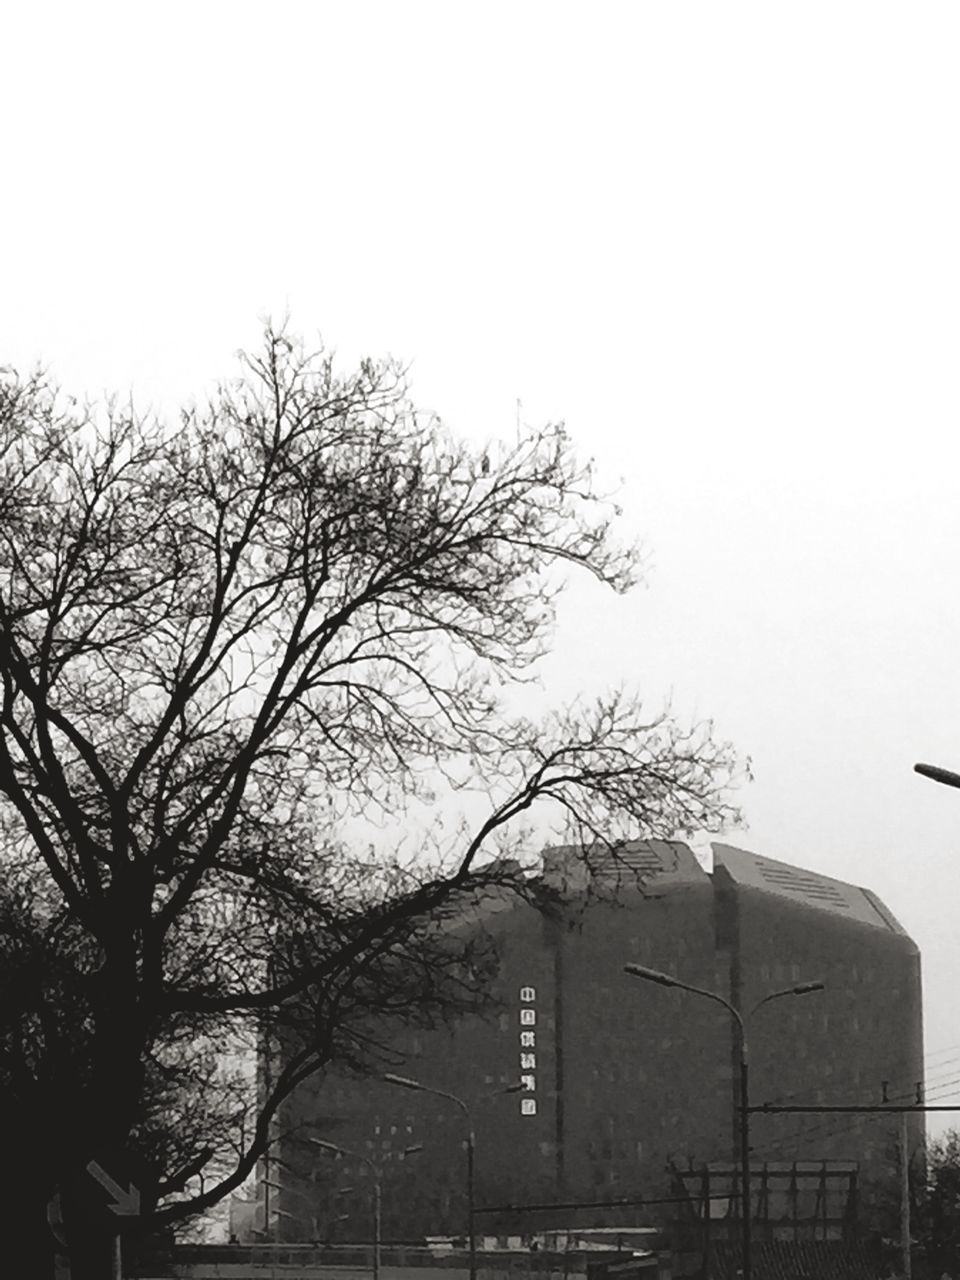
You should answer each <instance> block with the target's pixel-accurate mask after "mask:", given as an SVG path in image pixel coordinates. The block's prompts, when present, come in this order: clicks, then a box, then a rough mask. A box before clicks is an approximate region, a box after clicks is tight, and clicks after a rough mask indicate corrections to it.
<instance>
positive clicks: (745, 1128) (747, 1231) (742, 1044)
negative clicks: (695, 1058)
mask: <svg viewBox="0 0 960 1280" xmlns="http://www.w3.org/2000/svg"><path fill="white" fill-rule="evenodd" d="M623 970H624V973H628V974H630V976H631V977H632V978H642V979H643V980H644V981H645V982H655V983H657V984H658V985H659V986H661V987H676V988H678V989H679V990H681V991H690V992H692V993H693V995H697V996H704V997H705V998H706V999H707V1000H714V1001H716V1003H717V1004H722V1005H723V1007H724V1008H725V1009H726V1010H727V1012H728V1013H729V1014H730V1016H731V1017H732V1018H733V1021H734V1025H735V1026H736V1028H737V1043H738V1049H739V1064H738V1065H739V1073H738V1074H739V1086H740V1088H739V1093H740V1107H739V1111H740V1116H739V1121H740V1123H739V1136H740V1239H741V1247H742V1250H743V1280H752V1272H753V1266H752V1262H753V1259H752V1257H751V1244H752V1241H751V1223H750V1212H751V1206H750V1083H749V1081H750V1076H749V1072H750V1062H749V1056H748V1049H747V1028H746V1020H745V1019H744V1016H743V1015H742V1014H741V1012H740V1010H739V1009H737V1008H735V1007H734V1006H733V1005H732V1004H731V1003H730V1001H729V1000H727V999H726V997H725V996H721V995H719V994H718V993H717V992H716V991H707V990H705V989H704V988H703V987H694V986H691V985H690V983H688V982H681V981H680V979H679V978H675V977H674V976H673V975H672V974H669V973H661V972H660V970H659V969H648V968H646V966H645V965H642V964H625V965H624V966H623ZM822 990H823V983H822V982H800V983H798V984H797V985H796V986H793V987H784V989H783V990H782V991H771V992H770V993H769V994H768V995H765V996H764V997H763V999H762V1000H758V1001H757V1003H756V1004H755V1005H754V1006H753V1008H752V1009H751V1010H750V1012H749V1013H748V1015H747V1019H749V1018H752V1017H753V1015H754V1014H755V1013H756V1012H757V1010H758V1009H759V1008H760V1007H761V1006H762V1005H765V1004H769V1002H770V1001H771V1000H779V999H780V997H781V996H805V995H809V994H810V992H811V991H822ZM708 1212H709V1208H708Z"/></svg>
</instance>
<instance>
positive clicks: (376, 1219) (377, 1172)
mask: <svg viewBox="0 0 960 1280" xmlns="http://www.w3.org/2000/svg"><path fill="white" fill-rule="evenodd" d="M307 1141H308V1142H309V1143H311V1145H312V1146H314V1147H322V1148H323V1149H324V1151H332V1152H333V1153H334V1154H335V1155H338V1156H347V1158H348V1159H350V1160H362V1161H363V1163H364V1164H365V1165H366V1166H367V1168H368V1169H369V1170H370V1172H371V1173H372V1174H373V1280H380V1242H381V1234H382V1232H381V1221H382V1191H381V1179H382V1177H383V1168H382V1166H381V1165H379V1164H377V1162H376V1161H375V1160H372V1159H371V1158H370V1156H365V1155H364V1154H363V1153H362V1152H361V1151H349V1150H348V1149H347V1148H346V1147H338V1146H337V1144H336V1143H335V1142H324V1141H323V1139H322V1138H307ZM422 1150H423V1145H422V1144H421V1143H419V1142H418V1143H415V1144H414V1145H413V1146H411V1147H404V1149H403V1155H405V1156H412V1155H415V1154H416V1152H418V1151H422ZM337 1221H340V1219H337Z"/></svg>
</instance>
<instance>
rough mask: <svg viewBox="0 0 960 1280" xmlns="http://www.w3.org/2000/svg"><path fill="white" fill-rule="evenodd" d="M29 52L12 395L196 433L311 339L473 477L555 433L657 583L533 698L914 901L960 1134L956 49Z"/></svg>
mask: <svg viewBox="0 0 960 1280" xmlns="http://www.w3.org/2000/svg"><path fill="white" fill-rule="evenodd" d="M5 25H6V38H5V43H6V45H7V48H8V50H11V51H13V56H12V57H10V58H8V60H7V65H6V67H5V71H4V78H3V83H2V85H0V108H2V112H3V119H4V121H5V128H4V143H5V145H4V173H5V179H6V184H7V194H6V199H5V200H4V202H3V209H2V212H0V228H2V232H3V243H4V246H5V249H6V253H5V254H4V258H5V263H4V270H3V276H2V288H0V363H3V364H14V365H17V366H20V367H24V366H28V365H30V364H31V363H32V362H34V361H35V360H37V359H40V360H42V361H43V362H44V363H45V364H47V365H48V366H49V367H50V369H51V371H52V373H53V374H54V375H55V376H56V378H57V379H58V380H59V381H60V382H61V383H62V384H63V385H64V387H65V389H66V390H68V391H69V392H71V393H74V394H82V393H84V392H87V393H90V394H92V395H98V394H100V393H102V392H103V391H104V390H110V391H117V392H119V393H121V394H126V393H127V392H128V391H129V390H131V389H132V390H133V393H134V397H135V401H136V403H137V404H138V406H139V407H140V408H142V409H145V408H147V407H148V405H150V404H154V405H156V406H159V407H161V408H165V409H167V410H168V411H174V410H175V408H176V406H177V404H178V403H179V402H180V401H181V400H183V399H187V398H190V397H193V396H196V395H201V394H202V393H203V392H204V390H205V389H209V387H210V386H211V384H212V382H213V381H214V380H215V379H217V378H219V377H228V376H230V375H232V374H233V372H234V371H235V365H234V358H233V352H234V351H235V350H236V349H237V348H238V347H242V346H251V345H255V344H256V342H257V335H258V331H259V328H260V320H261V318H262V317H264V316H266V315H272V316H274V317H275V318H276V317H282V316H283V315H284V314H285V313H289V314H290V317H291V324H292V327H293V328H294V329H295V330H297V331H299V332H301V333H303V334H304V336H305V337H307V338H309V337H310V336H311V335H313V334H315V333H317V332H321V333H322V334H323V336H324V338H325V339H326V341H327V342H328V343H329V344H330V345H332V346H333V347H335V348H337V349H338V350H339V351H340V352H341V353H342V357H343V360H344V362H345V363H349V362H351V361H352V360H354V359H355V358H356V357H357V356H358V355H360V354H366V353H369V354H372V355H379V354H384V353H387V352H391V353H393V354H395V355H396V356H398V357H400V358H401V359H403V360H405V361H408V362H410V366H411V389H412V394H413V398H414V399H415V401H416V402H417V403H418V404H420V405H422V406H424V407H426V408H431V409H434V410H436V411H437V412H438V413H440V414H441V416H442V417H443V418H444V419H445V420H446V421H447V422H448V423H449V425H450V426H451V427H452V428H453V429H455V430H458V431H461V432H464V433H466V434H468V435H470V436H471V437H473V438H476V439H494V438H496V437H504V438H508V439H509V438H510V435H511V433H512V432H513V431H514V430H515V427H516V419H517V414H518V412H519V414H520V415H521V416H522V418H523V419H524V420H525V421H527V422H529V423H531V424H536V423H540V422H542V421H545V420H548V419H555V418H563V419H565V420H566V422H567V424H568V426H569V429H570V432H571V435H572V436H573V437H574V439H575V440H576V441H577V442H578V444H579V445H580V447H581V449H582V451H583V452H584V453H585V454H592V455H593V456H595V458H596V460H597V464H598V468H599V470H600V474H601V476H602V477H603V478H604V479H605V480H607V481H609V483H610V484H611V485H616V484H617V483H618V481H619V479H620V478H621V477H622V479H623V485H622V488H621V491H620V494H619V498H618V501H619V503H620V505H621V506H622V507H623V510H624V516H623V531H624V533H625V535H626V536H634V535H636V536H639V537H641V538H642V539H643V541H644V543H645V545H646V546H647V547H648V549H649V553H650V561H649V564H650V572H649V575H648V578H649V582H648V586H647V588H646V589H642V590H638V591H636V592H634V593H632V594H631V595H629V596H627V597H625V598H623V599H618V598H616V597H614V596H612V595H610V594H609V593H606V592H603V591H602V590H601V589H600V588H599V587H597V586H595V585H594V584H592V583H589V582H578V583H576V584H575V585H574V586H573V587H572V589H571V591H570V593H569V596H568V598H567V600H566V602H565V604H564V605H563V606H562V608H561V616H560V625H559V628H558V633H557V642H556V647H555V651H554V653H553V655H552V656H551V658H550V659H549V660H548V661H547V662H546V663H545V664H544V665H543V668H542V678H543V681H544V686H545V691H546V694H547V695H549V697H550V699H551V700H553V701H561V700H563V699H565V698H568V697H570V696H571V695H572V694H574V693H576V692H577V691H578V690H579V689H585V690H587V691H595V690H598V689H600V688H602V687H603V686H605V685H606V684H607V683H609V682H618V681H623V682H625V683H627V684H630V685H635V686H638V687H639V688H641V689H642V690H643V691H644V693H645V695H646V697H647V700H648V701H649V703H650V705H651V708H656V707H658V706H659V705H661V703H662V702H663V701H664V699H666V698H667V697H671V698H672V701H673V705H674V707H675V708H676V709H677V710H678V711H681V712H684V713H686V714H688V715H699V716H702V717H707V718H711V719H712V720H714V722H715V723H716V726H717V729H718V732H719V733H720V734H721V735H723V736H724V737H728V738H731V739H732V740H733V741H734V742H735V743H736V744H737V746H738V748H739V749H740V750H741V751H742V752H743V753H744V754H745V755H748V756H750V758H751V759H752V763H753V770H754V774H755V781H754V782H753V783H752V784H751V785H749V786H748V787H746V788H745V789H744V791H743V793H742V795H741V803H742V806H743V809H744V813H745V816H746V819H747V821H748V824H749V825H748V828H747V829H746V830H745V831H737V832H729V833H728V837H727V838H728V839H729V841H730V842H731V843H733V844H739V845H742V846H744V847H746V848H749V849H752V850H754V851H756V852H758V853H761V854H765V855H768V856H770V857H773V858H779V859H783V860H785V861H788V862H795V863H798V864H800V865H802V866H806V867H810V868H813V869H816V870H818V871H822V872H824V873H825V874H828V875H831V876H835V877H837V878H839V879H843V880H849V881H853V882H855V883H858V884H863V885H866V886H868V887H870V888H872V889H873V890H875V891H876V892H877V893H878V894H879V895H880V896H881V897H882V898H883V899H884V901H885V902H886V903H887V905H888V906H889V907H890V908H891V909H892V911H893V912H894V914H895V915H896V916H897V917H898V918H899V919H900V921H901V922H902V923H903V924H904V926H905V927H906V928H907V930H908V931H909V932H910V933H911V934H912V936H913V937H914V939H915V940H916V941H917V943H918V944H919V946H920V948H921V950H922V953H923V963H924V975H925V998H926V1008H925V1020H926V1041H927V1051H928V1054H930V1055H932V1057H931V1070H930V1087H929V1095H930V1097H931V1100H939V1101H948V1100H950V1099H952V1098H958V1099H960V1065H958V1066H957V1069H956V1071H955V1073H954V1072H953V1070H952V1064H953V1063H954V1062H956V1063H957V1064H960V1028H956V1027H955V1016H954V1006H955V997H954V992H953V983H954V982H955V981H957V980H958V978H960V940H958V928H957V916H958V911H960V872H958V854H960V793H957V792H953V791H950V790H947V789H946V788H943V787H938V786H936V785H935V784H933V783H931V782H928V781H925V780H923V779H920V778H918V777H916V776H915V775H914V774H913V773H912V765H913V763H914V762H915V761H916V760H929V761H931V762H933V763H938V764H942V765H945V766H947V767H952V768H954V769H960V727H958V716H960V610H958V605H957V598H958V573H957V563H958V559H960V509H958V502H957V488H958V479H957V476H958V465H957V464H958V454H960V449H958V446H957V423H958V409H960V390H958V379H957V376H956V372H955V367H956V359H957V356H956V352H957V344H958V337H960V316H958V312H960V303H958V298H960V237H958V235H957V230H956V228H957V227H958V226H960V178H958V170H957V164H956V133H957V122H958V120H960V85H958V82H957V78H956V73H955V66H956V61H957V56H958V53H960V48H958V45H960V14H958V12H957V10H956V8H955V7H954V6H950V5H946V4H929V5H924V6H911V7H910V8H909V9H908V8H906V7H894V6H888V5H884V4H870V5H867V4H839V5H837V4H830V5H827V4H812V5H806V6H803V7H802V8H796V7H788V6H780V5H770V4H729V5H722V6H720V5H708V4H689V5H663V4H644V5H635V6H628V5H612V4H610V5H600V6H594V5H591V6H590V7H589V8H588V7H587V6H585V5H583V6H577V7H564V6H557V5H545V4H534V3H528V4H525V5H522V6H519V5H503V4H485V5H482V6H481V5H477V6H473V5H469V6H468V5H460V6H453V5H449V4H445V5H441V4H425V3H406V4H402V5H397V4H392V5H388V4H363V3H354V4H350V5H346V4H323V3H320V4H312V5H307V4H278V5H274V6H271V7H270V9H269V10H266V9H264V8H263V7H262V6H258V7H256V8H254V7H253V6H252V5H244V4H231V5H225V4H216V3H208V4H205V5H203V6H195V5H194V6H189V7H188V6H186V5H180V4H164V5H163V6H160V5H141V6H129V5H127V6H121V5H110V6H108V5H103V4H97V3H92V4H90V5H86V6H83V7H76V6H67V5H44V4H36V5H32V6H29V7H28V6H20V7H19V9H18V10H17V11H15V12H13V13H11V14H9V15H8V16H7V19H6V24H5ZM518 401H519V407H518ZM941 1064H950V1065H948V1067H947V1069H946V1070H945V1071H941V1070H940V1067H941ZM954 1074H955V1075H956V1076H957V1077H958V1085H957V1087H956V1089H954V1088H953V1086H952V1083H951V1084H948V1083H947V1082H948V1081H951V1082H952V1079H953V1075H954ZM941 1083H942V1086H943V1087H942V1088H940V1087H939V1085H940V1084H941ZM878 1087H879V1082H878ZM947 1122H948V1121H944V1122H943V1124H946V1123H947ZM958 1123H960V1121H958ZM933 1127H934V1128H935V1129H936V1128H940V1127H943V1126H942V1125H941V1124H939V1123H938V1124H937V1125H934V1126H933Z"/></svg>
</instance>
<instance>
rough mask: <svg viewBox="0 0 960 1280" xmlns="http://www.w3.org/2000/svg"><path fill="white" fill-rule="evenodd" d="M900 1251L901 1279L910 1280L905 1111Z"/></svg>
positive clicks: (902, 1118) (904, 1122)
mask: <svg viewBox="0 0 960 1280" xmlns="http://www.w3.org/2000/svg"><path fill="white" fill-rule="evenodd" d="M900 1253H901V1256H902V1258H903V1280H911V1275H912V1268H911V1264H910V1148H909V1146H908V1144H907V1113H906V1112H905V1111H903V1112H901V1114H900Z"/></svg>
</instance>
